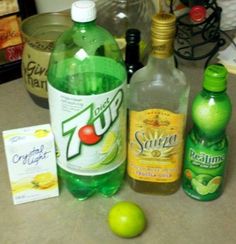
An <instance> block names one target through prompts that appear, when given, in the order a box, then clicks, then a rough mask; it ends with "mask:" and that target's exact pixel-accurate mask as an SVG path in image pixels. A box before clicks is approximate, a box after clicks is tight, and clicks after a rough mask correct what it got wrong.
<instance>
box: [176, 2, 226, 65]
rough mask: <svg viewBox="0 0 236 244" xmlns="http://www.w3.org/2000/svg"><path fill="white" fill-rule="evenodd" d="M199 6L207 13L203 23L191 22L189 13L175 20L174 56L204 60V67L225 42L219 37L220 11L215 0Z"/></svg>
mask: <svg viewBox="0 0 236 244" xmlns="http://www.w3.org/2000/svg"><path fill="white" fill-rule="evenodd" d="M189 2H191V1H189ZM195 2H197V1H195ZM201 5H203V6H204V7H205V8H206V11H207V16H206V18H205V20H204V21H202V22H200V23H194V22H192V21H191V19H190V17H189V13H186V14H183V15H182V16H179V17H178V18H177V23H176V26H177V29H176V38H175V56H176V58H182V59H186V60H193V61H194V60H201V59H206V63H205V66H207V65H208V63H209V61H210V60H211V59H212V58H213V56H214V55H215V54H216V53H217V52H218V50H219V48H220V47H222V46H223V45H224V44H225V40H224V39H223V38H222V37H221V35H220V34H221V31H220V21H221V12H222V9H221V8H220V7H219V6H218V5H217V3H216V1H215V0H208V1H206V0H205V1H204V2H203V3H202V4H201ZM190 6H191V5H190Z"/></svg>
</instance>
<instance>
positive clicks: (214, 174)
mask: <svg viewBox="0 0 236 244" xmlns="http://www.w3.org/2000/svg"><path fill="white" fill-rule="evenodd" d="M226 88H227V70H226V69H225V67H224V66H222V65H217V64H214V65H209V66H208V67H207V68H206V70H205V72H204V80H203V89H202V91H201V92H200V93H199V94H198V95H197V96H196V97H195V99H194V100H193V104H192V119H193V123H194V126H193V128H192V130H191V131H190V133H189V135H188V137H187V141H186V149H185V158H184V170H183V189H184V191H185V192H186V193H187V195H189V196H190V197H192V198H195V199H197V200H200V201H209V200H214V199H216V198H217V197H219V196H220V195H221V194H222V191H223V178H224V172H225V166H226V161H227V159H226V156H227V152H228V140H227V137H226V133H225V129H226V126H227V124H228V122H229V120H230V117H231V113H232V105H231V102H230V98H229V96H228V95H227V93H226ZM189 172H191V175H192V177H189Z"/></svg>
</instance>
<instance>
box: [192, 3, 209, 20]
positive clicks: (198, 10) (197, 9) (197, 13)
mask: <svg viewBox="0 0 236 244" xmlns="http://www.w3.org/2000/svg"><path fill="white" fill-rule="evenodd" d="M189 15H190V18H191V20H192V21H194V22H202V21H203V20H204V19H205V18H206V8H205V7H204V6H202V5H196V6H193V7H192V8H191V10H190V12H189Z"/></svg>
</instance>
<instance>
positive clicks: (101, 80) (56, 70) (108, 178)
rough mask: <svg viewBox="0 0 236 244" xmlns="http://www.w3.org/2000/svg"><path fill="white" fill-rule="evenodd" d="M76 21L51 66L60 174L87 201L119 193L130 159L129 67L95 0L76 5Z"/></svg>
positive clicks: (53, 122)
mask: <svg viewBox="0 0 236 244" xmlns="http://www.w3.org/2000/svg"><path fill="white" fill-rule="evenodd" d="M71 16H72V20H73V21H74V24H73V26H72V28H71V29H69V30H68V31H66V32H65V33H64V34H62V36H61V37H59V39H58V40H57V42H56V45H55V48H54V50H53V53H52V55H51V59H50V63H49V70H48V96H49V109H50V116H51V125H52V129H53V132H54V135H55V139H56V144H57V149H58V153H57V162H58V166H59V175H60V177H61V179H62V181H63V182H64V184H65V186H66V187H67V188H68V189H69V191H70V192H71V193H72V194H73V195H74V196H75V197H76V198H78V199H80V200H83V199H86V198H88V197H90V196H91V195H93V194H95V193H97V192H99V193H101V194H102V195H104V196H107V197H109V196H111V195H113V194H115V193H116V192H117V191H118V190H119V188H120V186H121V184H122V181H123V176H124V172H125V160H126V106H125V96H126V95H125V85H126V69H125V65H124V62H123V59H122V55H121V52H120V49H119V47H118V45H117V43H116V41H115V40H114V38H113V37H112V35H111V34H110V33H109V32H107V31H106V30H105V29H103V28H101V27H99V26H97V25H96V22H95V19H96V8H95V3H94V2H93V1H86V0H84V1H77V2H74V3H73V4H72V9H71Z"/></svg>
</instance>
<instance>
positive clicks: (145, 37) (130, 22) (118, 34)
mask: <svg viewBox="0 0 236 244" xmlns="http://www.w3.org/2000/svg"><path fill="white" fill-rule="evenodd" d="M94 1H95V3H96V5H97V23H98V24H99V25H101V26H104V27H105V28H106V29H107V30H108V31H109V32H110V33H112V34H113V35H114V37H115V38H116V40H117V41H118V43H119V46H120V48H121V50H122V51H123V54H124V49H125V45H126V42H125V33H126V31H127V29H129V28H135V29H138V30H139V31H140V32H141V43H140V47H141V48H140V49H141V50H140V51H141V60H142V61H144V60H145V59H146V57H147V54H148V50H149V47H150V30H151V19H152V16H153V15H154V14H155V12H156V9H155V5H154V3H153V1H151V0H112V1H107V0H94Z"/></svg>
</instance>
